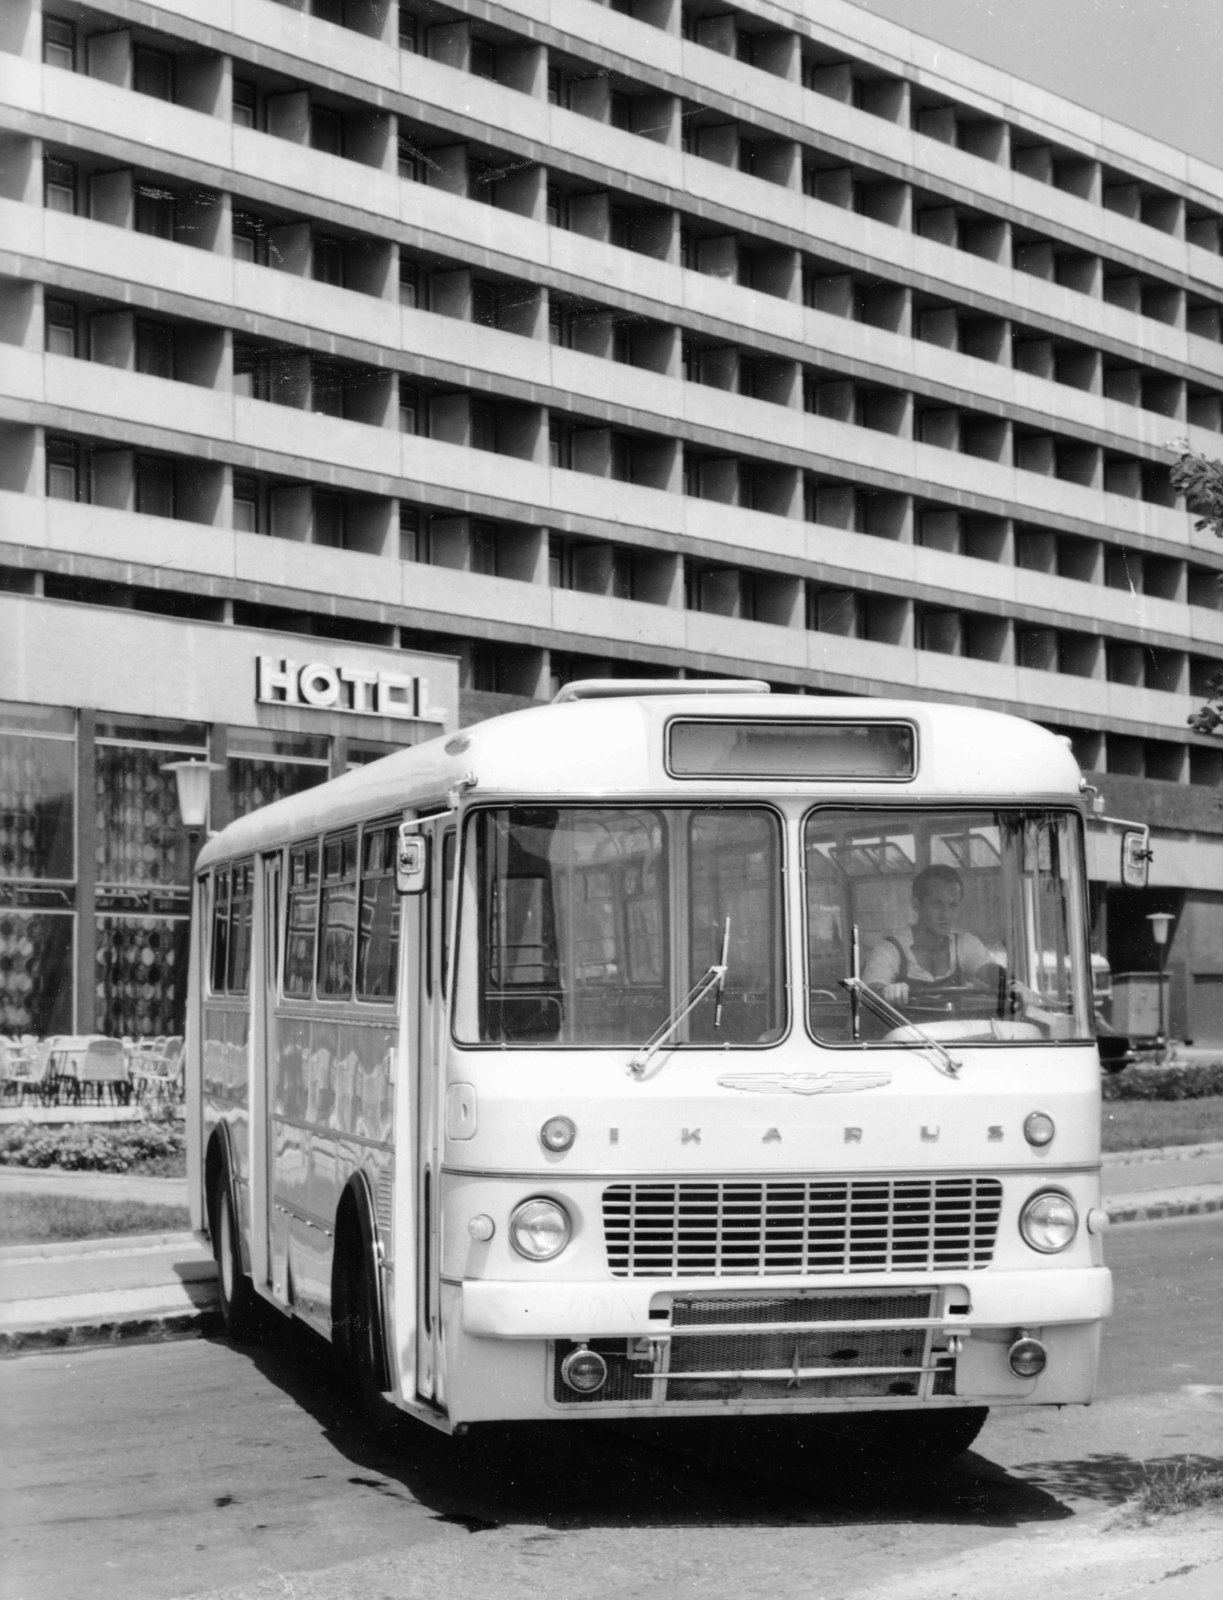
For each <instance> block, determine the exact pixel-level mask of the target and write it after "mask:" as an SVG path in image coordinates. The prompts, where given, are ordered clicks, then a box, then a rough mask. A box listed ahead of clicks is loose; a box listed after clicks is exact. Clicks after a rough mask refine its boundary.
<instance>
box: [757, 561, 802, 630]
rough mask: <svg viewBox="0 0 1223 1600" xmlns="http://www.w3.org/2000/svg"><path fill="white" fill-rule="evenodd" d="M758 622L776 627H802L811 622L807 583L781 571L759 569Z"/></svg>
mask: <svg viewBox="0 0 1223 1600" xmlns="http://www.w3.org/2000/svg"><path fill="white" fill-rule="evenodd" d="M753 586H754V588H755V591H756V596H755V597H756V621H757V622H768V623H771V624H772V626H773V627H775V628H802V627H805V626H806V622H807V593H806V585H805V584H804V583H803V580H802V579H801V578H792V577H789V576H787V575H785V574H783V573H780V572H757V573H756V574H755V579H754V585H753Z"/></svg>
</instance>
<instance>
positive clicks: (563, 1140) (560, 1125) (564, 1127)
mask: <svg viewBox="0 0 1223 1600" xmlns="http://www.w3.org/2000/svg"><path fill="white" fill-rule="evenodd" d="M577 1136H578V1130H577V1124H576V1123H574V1122H571V1121H570V1120H569V1118H568V1117H549V1118H548V1120H547V1122H545V1123H544V1125H543V1127H542V1128H541V1129H540V1130H539V1142H540V1144H542V1145H543V1147H544V1149H545V1150H551V1152H552V1153H553V1155H557V1156H559V1155H564V1153H565V1151H566V1150H569V1149H572V1147H573V1141H574V1140H575V1139H576V1138H577Z"/></svg>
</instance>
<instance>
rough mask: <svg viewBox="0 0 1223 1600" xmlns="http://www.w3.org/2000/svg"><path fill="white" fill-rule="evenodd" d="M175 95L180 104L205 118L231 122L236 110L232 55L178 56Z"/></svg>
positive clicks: (175, 69)
mask: <svg viewBox="0 0 1223 1600" xmlns="http://www.w3.org/2000/svg"><path fill="white" fill-rule="evenodd" d="M174 97H175V100H176V101H177V103H178V104H179V105H180V106H186V107H187V109H188V110H190V111H198V112H200V113H201V115H203V116H205V117H221V118H222V119H224V120H225V121H229V119H230V116H231V113H232V109H233V63H232V60H231V58H230V57H229V56H223V55H196V56H179V57H178V59H177V61H176V62H175V64H174Z"/></svg>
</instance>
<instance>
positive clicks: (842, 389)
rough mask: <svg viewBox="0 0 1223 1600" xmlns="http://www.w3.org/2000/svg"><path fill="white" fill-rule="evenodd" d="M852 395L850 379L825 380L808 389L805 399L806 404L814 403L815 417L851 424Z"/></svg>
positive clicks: (852, 413) (852, 384) (852, 418)
mask: <svg viewBox="0 0 1223 1600" xmlns="http://www.w3.org/2000/svg"><path fill="white" fill-rule="evenodd" d="M812 390H814V393H812ZM854 395H855V389H854V381H853V379H852V378H825V379H824V380H823V381H822V382H820V383H816V384H814V385H811V386H809V387H808V389H807V394H806V399H807V401H808V403H810V402H811V401H814V411H815V415H816V416H817V417H827V418H828V419H829V421H831V422H853V420H854Z"/></svg>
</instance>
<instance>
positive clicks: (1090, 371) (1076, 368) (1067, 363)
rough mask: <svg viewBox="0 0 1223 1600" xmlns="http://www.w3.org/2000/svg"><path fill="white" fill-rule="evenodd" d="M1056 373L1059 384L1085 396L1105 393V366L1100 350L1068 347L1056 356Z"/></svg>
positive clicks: (1085, 347) (1082, 346)
mask: <svg viewBox="0 0 1223 1600" xmlns="http://www.w3.org/2000/svg"><path fill="white" fill-rule="evenodd" d="M1054 373H1055V375H1056V377H1057V381H1058V382H1059V383H1064V384H1067V385H1068V386H1069V387H1070V388H1072V389H1082V390H1083V392H1084V393H1085V394H1102V393H1103V392H1104V366H1103V362H1102V360H1101V357H1100V352H1099V350H1092V349H1090V348H1088V346H1086V345H1079V346H1075V345H1068V346H1065V347H1063V348H1062V349H1060V350H1058V351H1057V352H1056V353H1055V356H1054Z"/></svg>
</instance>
